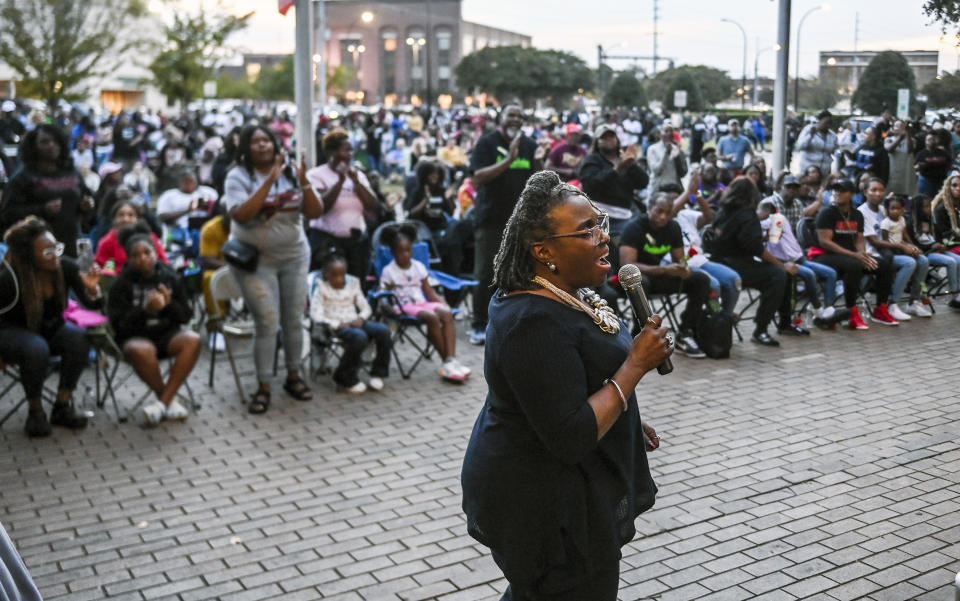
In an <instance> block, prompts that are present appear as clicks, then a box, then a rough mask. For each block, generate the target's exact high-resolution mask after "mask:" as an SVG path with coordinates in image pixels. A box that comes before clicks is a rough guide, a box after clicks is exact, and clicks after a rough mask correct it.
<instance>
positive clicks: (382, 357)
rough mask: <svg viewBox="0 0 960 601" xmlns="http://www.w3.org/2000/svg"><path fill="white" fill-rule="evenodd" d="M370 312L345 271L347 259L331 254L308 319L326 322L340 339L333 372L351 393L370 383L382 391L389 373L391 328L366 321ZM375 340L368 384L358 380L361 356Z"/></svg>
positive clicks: (354, 278)
mask: <svg viewBox="0 0 960 601" xmlns="http://www.w3.org/2000/svg"><path fill="white" fill-rule="evenodd" d="M371 313H372V311H371V309H370V305H369V303H367V299H366V297H364V294H363V291H362V290H360V280H358V279H357V278H356V277H354V276H352V275H348V274H347V261H346V259H345V258H344V257H342V256H341V255H337V254H334V255H330V256H329V257H328V258H327V259H326V260H325V261H324V264H323V280H322V281H320V282H318V283H317V286H316V288H315V289H314V291H313V296H312V298H311V299H310V318H311V319H312V320H313V321H314V323H319V324H326V325H328V326H330V328H331V329H332V330H333V331H334V332H336V334H337V336H338V337H339V338H340V340H341V341H342V342H343V356H342V357H341V358H340V365H338V366H337V369H336V371H335V372H333V380H334V382H336V383H337V385H338V386H339V387H342V388H344V389H345V390H346V391H347V392H349V393H352V394H360V393H362V392H365V391H366V390H367V386H369V387H370V388H371V389H372V390H377V391H379V390H383V378H386V377H387V376H388V375H389V372H390V349H391V348H392V347H393V341H392V340H391V339H390V328H389V327H388V326H387V325H385V324H382V323H377V322H375V321H368V319H369V318H370V315H371ZM371 339H372V340H374V341H375V342H376V343H377V355H376V357H375V358H374V360H373V365H372V366H371V367H370V380H369V383H368V384H364V383H363V382H361V381H360V378H359V377H358V375H357V372H358V371H359V370H360V355H361V354H362V353H363V350H364V349H365V348H367V343H368V342H370V340H371Z"/></svg>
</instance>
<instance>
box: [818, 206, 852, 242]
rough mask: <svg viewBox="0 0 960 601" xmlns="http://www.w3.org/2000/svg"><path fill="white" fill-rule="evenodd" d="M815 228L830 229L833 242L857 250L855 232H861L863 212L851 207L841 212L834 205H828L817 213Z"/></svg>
mask: <svg viewBox="0 0 960 601" xmlns="http://www.w3.org/2000/svg"><path fill="white" fill-rule="evenodd" d="M817 229H818V230H830V231H832V232H833V241H834V242H836V243H837V244H839V245H840V246H842V247H843V248H845V249H847V250H849V251H852V252H857V234H858V233H861V234H862V233H863V214H862V213H861V212H860V211H858V210H856V209H854V208H853V207H851V208H850V209H849V211H848V212H847V213H843V212H841V211H840V209H838V208H837V207H836V206H835V205H830V206H827V207H824V208H822V209H820V212H819V213H817Z"/></svg>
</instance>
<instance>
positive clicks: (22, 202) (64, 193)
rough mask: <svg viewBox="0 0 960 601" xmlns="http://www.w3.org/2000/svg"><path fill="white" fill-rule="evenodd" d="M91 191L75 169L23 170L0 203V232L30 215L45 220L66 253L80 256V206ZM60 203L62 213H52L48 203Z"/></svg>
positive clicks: (15, 177) (11, 183)
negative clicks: (78, 248) (78, 235)
mask: <svg viewBox="0 0 960 601" xmlns="http://www.w3.org/2000/svg"><path fill="white" fill-rule="evenodd" d="M89 194H90V190H89V189H87V186H86V184H84V183H83V178H82V177H80V174H79V173H77V171H76V169H58V170H57V171H53V172H51V173H46V172H41V171H34V170H32V169H28V168H26V167H23V168H22V169H20V171H18V172H17V173H16V175H14V176H13V178H12V179H11V180H10V182H9V183H8V184H7V189H6V191H5V192H4V195H3V201H2V202H0V230H3V231H5V230H6V229H7V228H9V227H10V226H11V225H13V224H14V223H16V222H17V221H19V220H21V219H23V218H24V217H26V216H27V215H35V216H37V217H40V218H41V219H43V220H45V221H46V222H47V224H48V225H49V226H50V229H51V230H52V231H53V235H54V237H55V238H56V239H57V240H58V241H60V242H63V244H64V253H65V254H66V255H67V256H69V257H76V256H77V230H78V229H79V225H80V220H81V217H82V216H83V213H81V203H82V201H83V197H84V195H89ZM57 199H59V200H60V210H59V211H58V212H56V213H51V212H50V211H49V210H48V209H47V206H46V205H47V203H48V202H50V201H52V200H57Z"/></svg>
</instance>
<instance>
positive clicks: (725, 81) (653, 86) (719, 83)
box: [647, 65, 735, 106]
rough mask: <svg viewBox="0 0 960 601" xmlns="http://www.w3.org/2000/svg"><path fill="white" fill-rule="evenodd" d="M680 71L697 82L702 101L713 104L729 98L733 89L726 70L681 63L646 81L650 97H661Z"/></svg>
mask: <svg viewBox="0 0 960 601" xmlns="http://www.w3.org/2000/svg"><path fill="white" fill-rule="evenodd" d="M680 73H689V74H690V75H691V76H692V77H693V78H694V80H695V81H696V82H697V86H699V88H700V93H701V94H702V95H703V100H704V102H705V103H706V104H707V105H709V106H713V105H715V104H717V103H719V102H722V101H724V100H726V99H727V98H730V96H731V95H732V94H733V91H734V89H735V88H734V85H733V80H732V79H730V76H728V75H727V72H726V71H721V70H720V69H715V68H713V67H707V66H705V65H682V66H680V67H672V68H670V69H667V70H665V71H660V72H659V73H657V75H656V77H654V78H653V79H651V80H648V81H647V93H648V94H649V95H650V97H651V98H663V97H664V94H666V92H667V89H668V88H669V87H670V83H671V82H672V81H673V78H674V77H676V76H677V75H679V74H680Z"/></svg>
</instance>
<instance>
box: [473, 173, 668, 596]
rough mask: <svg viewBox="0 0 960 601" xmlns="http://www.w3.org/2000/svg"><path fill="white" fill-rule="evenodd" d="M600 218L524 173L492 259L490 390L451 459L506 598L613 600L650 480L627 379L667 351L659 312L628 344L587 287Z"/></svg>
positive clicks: (652, 435)
mask: <svg viewBox="0 0 960 601" xmlns="http://www.w3.org/2000/svg"><path fill="white" fill-rule="evenodd" d="M609 240H610V236H609V221H608V217H607V215H605V214H604V213H601V212H600V211H599V210H598V209H597V207H596V205H594V204H593V202H592V201H591V200H590V199H589V198H588V197H587V196H586V195H585V194H583V192H581V191H580V190H578V189H577V188H574V187H573V186H570V185H567V184H563V183H561V181H560V178H559V177H558V176H557V174H556V173H553V172H550V171H542V172H540V173H536V174H534V175H533V176H531V177H530V179H529V180H528V181H527V185H526V188H525V189H524V190H523V193H522V194H521V195H520V200H519V202H518V203H517V205H516V207H515V208H514V210H513V215H512V216H511V217H510V220H509V222H508V223H507V227H506V231H505V232H504V237H503V242H502V244H501V245H500V251H499V253H498V254H497V257H496V260H495V266H494V283H495V285H496V286H497V287H498V288H499V290H498V291H497V293H496V294H494V297H493V300H492V301H491V303H490V323H489V326H488V329H487V346H486V349H487V350H486V357H485V365H484V372H485V375H486V379H487V382H488V383H489V385H490V390H489V393H488V395H487V400H486V403H485V404H484V407H483V409H482V411H481V412H480V415H479V417H478V418H477V421H476V424H475V425H474V428H473V434H472V436H471V438H470V443H469V445H468V447H467V453H466V457H465V458H464V463H463V473H462V484H463V508H464V512H465V513H466V515H467V527H468V531H469V533H470V535H471V536H473V537H474V538H475V539H477V540H478V541H480V542H481V543H482V544H484V545H486V546H488V547H490V549H491V551H492V553H493V559H494V561H496V563H497V565H498V566H500V569H502V570H503V573H504V575H505V576H506V578H507V580H508V581H509V587H508V588H507V591H506V593H505V594H504V596H503V600H507V601H519V600H525V601H541V600H550V601H560V600H570V601H574V600H584V599H590V600H591V601H607V600H609V601H613V600H615V599H616V598H617V585H618V582H619V561H620V548H621V547H622V546H623V545H624V544H626V543H628V542H629V541H630V540H631V539H632V538H633V535H634V534H635V528H634V524H633V522H634V519H635V518H636V517H637V516H638V515H639V514H640V513H641V512H643V511H645V510H646V509H649V508H650V507H651V506H652V505H653V502H654V496H655V494H656V491H657V487H656V486H655V485H654V483H653V479H652V477H651V475H650V470H649V467H648V465H647V456H646V452H647V451H648V450H653V449H656V448H657V446H658V445H659V438H658V437H657V435H656V432H655V431H654V429H653V428H652V427H650V426H649V425H647V424H645V423H642V422H641V420H640V414H639V409H638V407H637V399H636V396H635V395H634V393H633V390H634V388H635V387H636V385H637V383H638V382H639V381H640V379H641V378H642V377H643V375H644V374H646V373H647V372H648V371H650V370H651V369H654V368H655V367H656V366H657V365H659V364H660V363H661V362H662V361H663V360H664V359H665V358H666V357H668V356H669V355H670V354H671V353H672V352H673V339H672V338H671V337H670V336H668V335H667V331H666V328H663V327H662V326H661V319H660V317H659V316H654V317H651V318H650V320H649V321H648V322H647V327H645V328H644V329H643V331H642V332H641V333H640V334H639V335H638V336H637V337H636V338H634V339H633V340H632V341H631V339H630V334H629V330H628V329H627V327H626V326H625V325H624V324H622V322H620V321H619V320H618V319H617V318H616V316H615V314H614V313H613V312H612V310H611V309H610V308H609V307H607V306H606V304H605V303H604V302H603V301H602V300H600V299H599V297H597V296H596V295H595V294H593V293H592V291H591V290H589V288H590V287H592V286H598V285H600V284H602V283H603V282H604V279H605V277H606V274H607V271H608V270H609V268H610V264H609V262H608V260H607V255H608V253H609V247H608V242H609Z"/></svg>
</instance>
